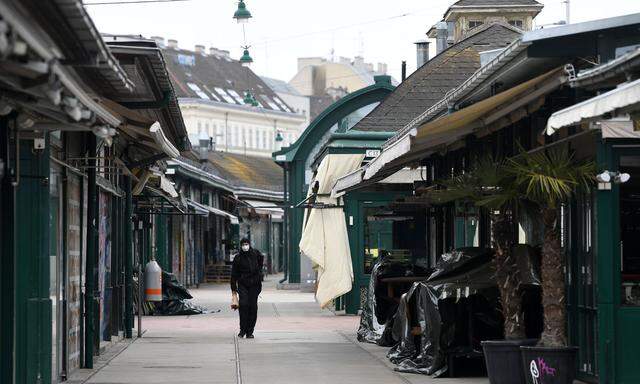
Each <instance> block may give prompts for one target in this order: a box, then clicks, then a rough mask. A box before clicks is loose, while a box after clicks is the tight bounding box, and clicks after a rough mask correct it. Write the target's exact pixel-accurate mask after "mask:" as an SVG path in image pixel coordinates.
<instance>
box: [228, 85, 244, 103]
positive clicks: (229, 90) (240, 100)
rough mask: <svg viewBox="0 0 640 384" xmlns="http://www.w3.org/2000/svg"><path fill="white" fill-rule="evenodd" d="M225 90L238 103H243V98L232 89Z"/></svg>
mask: <svg viewBox="0 0 640 384" xmlns="http://www.w3.org/2000/svg"><path fill="white" fill-rule="evenodd" d="M227 92H228V93H229V94H230V95H231V97H233V98H234V99H235V101H236V103H238V104H244V99H243V98H242V97H241V96H240V95H239V94H238V92H236V91H234V90H233V89H227Z"/></svg>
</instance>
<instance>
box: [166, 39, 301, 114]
mask: <svg viewBox="0 0 640 384" xmlns="http://www.w3.org/2000/svg"><path fill="white" fill-rule="evenodd" d="M220 52H221V51H218V50H215V51H214V52H213V54H205V53H203V52H202V53H200V52H194V51H189V50H185V49H179V48H172V47H164V48H163V54H164V56H165V58H166V62H167V67H168V69H169V73H170V74H171V81H172V82H173V84H174V86H175V88H176V94H177V96H178V98H189V99H196V100H198V99H200V100H204V101H207V102H218V103H224V104H232V105H236V106H242V107H244V108H254V107H251V106H247V105H245V103H244V96H245V92H246V91H247V90H248V91H250V92H251V94H252V95H253V96H254V98H255V99H256V101H257V102H258V104H259V108H261V109H263V110H266V111H270V110H271V111H277V112H284V113H294V110H293V109H292V108H291V107H290V106H289V105H287V104H286V103H285V102H284V101H283V100H282V99H280V98H279V97H278V96H277V95H276V93H275V92H274V91H273V90H272V89H271V87H269V85H267V84H266V83H265V82H264V81H263V80H262V79H261V78H260V77H259V76H258V75H256V74H255V73H253V71H251V69H249V68H247V67H243V66H242V65H241V64H240V62H238V61H237V60H233V59H231V58H229V56H227V55H225V54H220Z"/></svg>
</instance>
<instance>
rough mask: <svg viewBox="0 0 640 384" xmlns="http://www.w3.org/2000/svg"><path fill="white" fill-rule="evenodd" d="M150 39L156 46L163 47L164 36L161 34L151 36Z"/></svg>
mask: <svg viewBox="0 0 640 384" xmlns="http://www.w3.org/2000/svg"><path fill="white" fill-rule="evenodd" d="M151 40H153V41H155V42H156V44H157V45H158V47H160V48H164V37H162V36H151Z"/></svg>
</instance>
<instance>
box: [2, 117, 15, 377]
mask: <svg viewBox="0 0 640 384" xmlns="http://www.w3.org/2000/svg"><path fill="white" fill-rule="evenodd" d="M10 143H11V139H10V131H9V118H8V117H2V118H0V160H1V161H3V162H4V163H5V164H4V167H5V168H4V169H3V170H2V171H0V172H2V173H3V175H2V177H0V217H1V218H2V220H0V308H2V311H0V383H11V382H12V381H13V363H14V355H13V346H14V334H13V326H14V293H15V287H14V278H15V276H14V273H13V271H14V265H15V252H16V249H15V197H16V194H15V189H14V187H13V186H12V185H11V175H10V174H9V172H8V170H9V169H11V167H10V166H9V164H8V163H7V162H8V161H9V154H10V152H11V150H10V147H11V145H10Z"/></svg>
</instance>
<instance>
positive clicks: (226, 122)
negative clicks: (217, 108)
mask: <svg viewBox="0 0 640 384" xmlns="http://www.w3.org/2000/svg"><path fill="white" fill-rule="evenodd" d="M224 150H225V152H229V112H225V113H224Z"/></svg>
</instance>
